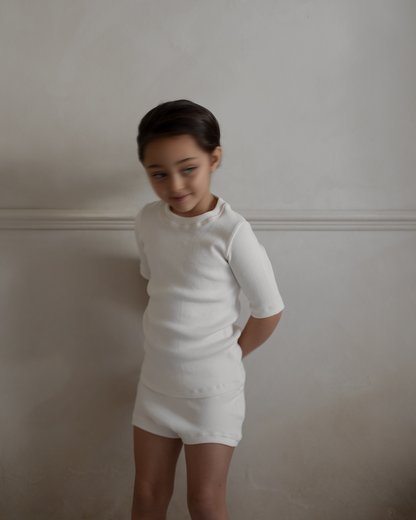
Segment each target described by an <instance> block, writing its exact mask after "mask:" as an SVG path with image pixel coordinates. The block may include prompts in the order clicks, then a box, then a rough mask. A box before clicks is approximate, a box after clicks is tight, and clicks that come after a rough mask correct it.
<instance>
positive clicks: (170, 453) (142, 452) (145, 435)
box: [134, 426, 182, 492]
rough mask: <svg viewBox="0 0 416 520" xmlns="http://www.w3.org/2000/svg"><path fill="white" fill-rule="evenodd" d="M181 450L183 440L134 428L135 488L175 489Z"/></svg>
mask: <svg viewBox="0 0 416 520" xmlns="http://www.w3.org/2000/svg"><path fill="white" fill-rule="evenodd" d="M181 449H182V441H181V439H171V438H168V437H162V436H160V435H156V434H154V433H150V432H147V431H145V430H142V429H141V428H138V427H137V426H134V461H135V465H136V479H135V487H140V486H143V485H145V486H148V487H150V488H151V489H157V490H158V491H161V490H163V491H165V492H169V491H170V490H171V489H173V481H174V478H175V468H176V463H177V461H178V458H179V454H180V452H181Z"/></svg>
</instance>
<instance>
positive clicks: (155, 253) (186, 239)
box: [132, 100, 284, 520]
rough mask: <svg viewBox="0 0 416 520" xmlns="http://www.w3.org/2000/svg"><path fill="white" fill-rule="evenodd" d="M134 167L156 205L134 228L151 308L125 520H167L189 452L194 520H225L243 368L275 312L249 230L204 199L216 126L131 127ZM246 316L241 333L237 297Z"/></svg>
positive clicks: (201, 121)
mask: <svg viewBox="0 0 416 520" xmlns="http://www.w3.org/2000/svg"><path fill="white" fill-rule="evenodd" d="M137 143H138V152H139V160H140V162H141V163H142V164H143V166H144V168H145V170H146V173H147V176H148V178H149V181H150V183H151V185H152V188H153V189H154V191H155V193H156V195H157V196H158V197H159V199H160V200H158V201H157V202H151V203H149V204H146V205H145V206H144V207H143V208H142V209H141V211H140V212H139V214H138V215H137V218H136V222H135V233H136V238H137V242H138V247H139V256H140V260H141V264H140V272H141V274H142V275H143V276H144V278H146V279H147V280H148V285H147V292H148V294H149V303H148V306H147V308H146V311H145V313H144V316H143V330H144V336H145V341H144V351H145V357H144V362H143V366H142V369H141V374H140V381H139V384H138V390H137V397H136V403H135V407H134V412H133V426H134V454H135V465H136V477H135V483H134V498H133V509H132V520H165V519H166V512H167V509H168V505H169V502H170V499H171V496H172V492H173V486H174V476H175V468H176V463H177V460H178V457H179V454H180V451H181V449H182V445H184V446H185V448H184V449H185V459H186V469H187V486H188V508H189V512H190V515H191V518H192V520H202V519H203V520H207V519H208V520H211V519H212V520H228V518H229V517H228V514H227V509H226V500H225V487H226V480H227V473H228V468H229V465H230V461H231V457H232V454H233V451H234V448H235V446H237V445H238V443H239V441H240V440H241V437H242V434H241V431H242V424H243V420H244V415H245V400H244V381H245V370H244V365H243V362H242V358H243V357H245V356H246V355H247V354H249V353H250V352H252V351H253V350H254V349H256V348H257V347H258V346H260V345H261V344H262V343H264V342H265V341H266V340H267V339H268V338H269V337H270V335H271V334H272V332H273V331H274V329H275V328H276V326H277V324H278V322H279V319H280V316H281V313H282V310H283V308H284V305H283V301H282V299H281V297H280V294H279V291H278V288H277V285H276V281H275V278H274V275H273V269H272V266H271V264H270V261H269V259H268V257H267V254H266V251H265V249H264V248H263V246H262V245H260V244H259V242H258V240H257V238H256V236H255V234H254V233H253V230H252V228H251V226H250V224H249V223H248V222H247V221H246V220H245V219H244V218H243V217H242V216H241V215H239V214H238V213H236V212H235V211H233V210H232V209H231V207H230V205H229V204H228V203H227V202H225V201H224V200H223V199H222V198H221V197H219V196H216V195H213V194H212V193H211V191H210V178H211V174H212V173H213V172H214V171H215V170H216V168H217V167H218V165H219V163H220V159H221V146H220V129H219V125H218V122H217V120H216V119H215V117H214V115H213V114H212V113H211V112H210V111H209V110H207V109H206V108H204V107H202V106H200V105H197V104H195V103H193V102H191V101H187V100H178V101H172V102H167V103H163V104H161V105H159V106H157V107H156V108H154V109H153V110H151V111H150V112H148V113H147V114H146V115H145V116H144V118H143V119H142V121H141V122H140V125H139V134H138V137H137ZM240 289H242V290H243V291H244V293H245V295H246V296H247V298H248V301H249V303H250V310H251V316H250V318H249V320H248V322H247V324H246V326H245V327H244V329H243V330H242V331H241V330H240V329H239V328H238V327H237V326H236V325H235V321H236V319H237V317H238V314H239V310H240V309H239V300H238V296H239V292H240Z"/></svg>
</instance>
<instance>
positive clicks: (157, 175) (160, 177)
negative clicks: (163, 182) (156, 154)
mask: <svg viewBox="0 0 416 520" xmlns="http://www.w3.org/2000/svg"><path fill="white" fill-rule="evenodd" d="M163 177H165V174H164V173H154V174H153V175H152V178H153V179H163Z"/></svg>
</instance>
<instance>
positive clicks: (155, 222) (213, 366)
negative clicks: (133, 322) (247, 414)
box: [135, 197, 284, 398]
mask: <svg viewBox="0 0 416 520" xmlns="http://www.w3.org/2000/svg"><path fill="white" fill-rule="evenodd" d="M135 232H136V238H137V242H138V246H139V255H140V258H141V265H140V271H141V274H142V275H143V276H144V277H145V278H147V279H148V280H149V283H148V286H147V291H148V293H149V296H150V299H149V303H148V306H147V308H146V311H145V313H144V316H143V331H144V336H145V341H144V351H145V359H144V362H143V366H142V370H141V375H140V379H141V381H142V382H143V384H144V385H145V386H147V387H148V388H150V389H152V390H154V391H156V392H158V393H161V394H166V395H170V396H173V397H182V398H184V397H191V398H195V397H211V396H214V395H219V394H223V393H226V392H229V391H231V390H235V389H237V388H239V387H241V386H242V385H244V381H245V370H244V365H243V363H242V360H241V357H242V351H241V348H240V346H239V345H238V343H237V341H238V338H239V336H240V333H241V330H240V329H239V328H238V327H237V326H236V325H235V324H234V323H235V321H236V319H237V317H238V314H239V310H240V308H239V307H240V306H239V300H238V295H239V292H240V288H241V289H243V291H244V293H245V295H246V296H247V298H248V300H249V302H250V308H251V314H252V315H253V316H254V317H255V318H266V317H268V316H273V315H274V314H278V313H279V312H280V311H281V310H282V309H283V308H284V304H283V301H282V298H281V297H280V294H279V290H278V288H277V285H276V281H275V278H274V274H273V269H272V266H271V264H270V261H269V259H268V257H267V253H266V251H265V249H264V247H263V246H262V245H261V244H259V242H258V240H257V238H256V236H255V234H254V232H253V230H252V229H251V226H250V224H249V223H248V222H247V221H246V220H245V219H244V217H242V216H241V215H239V214H238V213H236V212H235V211H233V210H232V209H231V207H230V205H229V204H228V203H227V202H225V201H224V200H223V199H222V198H221V197H219V198H218V201H217V204H216V206H215V208H214V209H213V210H212V211H208V212H206V213H203V214H202V215H198V216H195V217H181V216H179V215H176V214H175V213H173V212H172V211H171V209H170V207H169V205H168V204H167V203H165V202H163V201H162V200H159V201H157V202H151V203H149V204H146V205H145V206H144V207H143V208H142V210H141V211H140V212H139V214H138V216H137V218H136V223H135Z"/></svg>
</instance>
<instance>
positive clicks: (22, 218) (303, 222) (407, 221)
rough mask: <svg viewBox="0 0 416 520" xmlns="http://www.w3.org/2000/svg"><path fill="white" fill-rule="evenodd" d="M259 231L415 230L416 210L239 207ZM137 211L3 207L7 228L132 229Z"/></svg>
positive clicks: (1, 219) (1, 218)
mask: <svg viewBox="0 0 416 520" xmlns="http://www.w3.org/2000/svg"><path fill="white" fill-rule="evenodd" d="M236 211H238V213H240V214H241V215H243V216H244V217H245V218H246V219H247V220H248V221H249V222H250V224H251V225H252V227H253V229H254V230H257V231H415V230H416V210H407V211H394V210H378V211H375V210H374V211H355V210H350V211H338V210H332V211H297V210H273V211H272V210H270V211H268V210H238V209H237V210H236ZM136 213H137V212H136V211H134V210H132V211H124V212H114V211H105V210H53V209H30V210H29V209H0V229H3V230H30V229H33V230H54V229H56V230H109V231H111V230H125V231H128V230H132V229H133V226H134V217H135V215H136Z"/></svg>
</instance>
